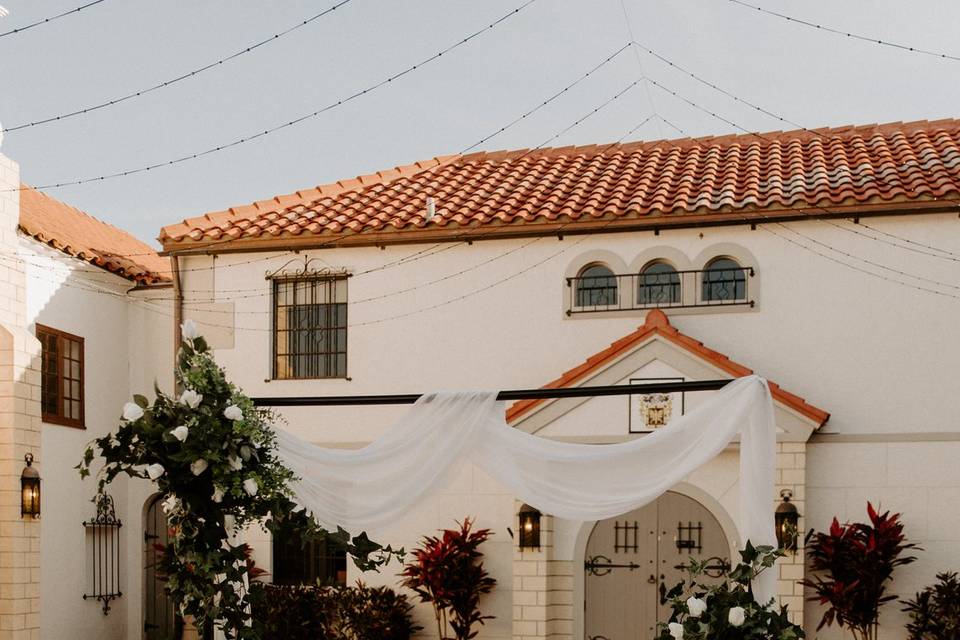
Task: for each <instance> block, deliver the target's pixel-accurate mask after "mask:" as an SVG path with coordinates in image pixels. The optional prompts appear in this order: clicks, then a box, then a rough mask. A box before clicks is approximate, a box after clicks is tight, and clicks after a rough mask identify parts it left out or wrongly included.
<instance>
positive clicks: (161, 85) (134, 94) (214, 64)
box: [3, 0, 350, 133]
mask: <svg viewBox="0 0 960 640" xmlns="http://www.w3.org/2000/svg"><path fill="white" fill-rule="evenodd" d="M99 1H100V2H102V1H103V0H99ZM348 2H350V0H341V1H340V2H339V3H337V4H335V5H333V6H331V7H328V8H327V9H324V10H323V11H321V12H320V13H318V14H316V15H313V16H311V17H309V18H307V19H306V20H301V21H300V22H298V23H297V24H295V25H293V26H291V27H288V28H287V29H284V30H283V31H280V32H279V33H275V34H273V35H272V36H270V37H269V38H264V39H263V40H260V41H258V42H255V43H254V44H251V45H250V46H248V47H244V48H243V49H240V50H239V51H237V52H235V53H232V54H230V55H228V56H226V57H224V58H220V59H219V60H215V61H214V62H211V63H209V64H205V65H203V66H202V67H199V68H197V69H193V70H192V71H187V72H186V73H181V74H180V75H178V76H175V77H173V78H170V79H169V80H164V81H163V82H160V83H157V84H155V85H153V86H150V87H147V88H146V89H140V90H138V91H132V92H130V93H127V94H124V95H122V96H119V97H116V98H112V99H110V100H104V101H103V102H100V103H98V104H94V105H91V106H89V107H84V108H82V109H77V110H75V111H68V112H66V113H61V114H59V115H56V116H50V117H48V118H42V119H40V120H35V121H33V122H27V123H24V124H18V125H16V126H13V127H7V128H6V129H4V130H3V131H4V132H5V133H10V132H11V131H18V130H20V129H27V128H29V127H36V126H38V125H41V124H48V123H50V122H58V121H62V120H66V119H67V118H72V117H74V116H79V115H83V114H87V113H91V112H93V111H98V110H100V109H105V108H107V107H112V106H115V105H118V104H120V103H122V102H126V101H127V100H133V99H134V98H139V97H140V96H145V95H147V94H148V93H153V92H154V91H157V90H159V89H164V88H166V87H169V86H171V85H174V84H177V83H178V82H181V81H183V80H186V79H188V78H193V77H194V76H198V75H200V74H201V73H203V72H204V71H209V70H210V69H213V68H214V67H219V66H220V65H222V64H223V63H225V62H230V61H231V60H234V59H236V58H239V57H240V56H242V55H245V54H248V53H250V52H251V51H255V50H257V49H259V48H260V47H262V46H264V45H267V44H270V43H271V42H276V41H277V40H279V39H280V38H282V37H283V36H285V35H287V34H290V33H292V32H294V31H296V30H297V29H300V28H302V27H305V26H307V25H308V24H310V23H311V22H314V21H316V20H319V19H320V18H322V17H323V16H325V15H327V14H329V13H333V12H334V11H336V10H337V9H339V8H340V7H342V6H343V5H345V4H347V3H348ZM92 4H96V3H95V2H94V3H92ZM86 6H89V5H86ZM77 11H79V9H77Z"/></svg>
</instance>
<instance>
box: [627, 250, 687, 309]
mask: <svg viewBox="0 0 960 640" xmlns="http://www.w3.org/2000/svg"><path fill="white" fill-rule="evenodd" d="M638 280H639V282H638V284H637V304H639V305H640V306H642V307H662V306H670V305H676V304H680V301H681V297H680V274H679V273H677V270H676V269H674V268H673V266H672V265H670V264H668V263H666V262H662V261H656V262H651V263H650V264H648V265H647V266H645V267H644V268H643V270H642V271H641V272H640V276H639V278H638Z"/></svg>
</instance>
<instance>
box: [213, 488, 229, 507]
mask: <svg viewBox="0 0 960 640" xmlns="http://www.w3.org/2000/svg"><path fill="white" fill-rule="evenodd" d="M224 493H226V492H225V491H224V490H223V487H219V486H215V487H214V488H213V496H212V497H211V500H213V501H214V502H216V503H217V504H220V503H221V502H223V495H224Z"/></svg>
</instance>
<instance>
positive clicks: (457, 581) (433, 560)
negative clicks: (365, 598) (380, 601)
mask: <svg viewBox="0 0 960 640" xmlns="http://www.w3.org/2000/svg"><path fill="white" fill-rule="evenodd" d="M458 524H459V523H458ZM472 527H473V522H472V521H471V520H470V518H466V519H464V521H463V523H462V524H460V528H459V529H446V530H444V531H443V535H441V536H440V537H436V536H425V537H424V538H423V541H422V542H421V545H420V547H419V548H417V549H414V550H413V551H412V555H413V559H412V560H411V561H410V562H409V563H407V565H406V566H405V567H404V570H403V572H402V573H401V574H400V575H401V576H403V578H404V580H403V582H402V583H401V584H402V585H403V586H405V587H407V588H409V589H412V590H413V591H414V592H415V593H416V594H417V596H419V598H420V600H421V601H423V602H426V603H429V604H430V605H432V606H433V613H434V616H435V617H436V621H437V633H438V634H439V638H440V640H468V639H469V638H473V637H474V636H476V635H477V633H478V632H477V631H474V630H473V627H474V625H477V624H480V625H482V624H483V623H484V621H485V620H489V619H491V618H493V616H485V615H482V614H481V613H480V596H482V595H484V594H487V593H490V592H491V591H492V590H493V587H494V586H496V584H497V581H496V580H494V579H493V578H491V577H490V575H489V574H488V573H487V571H486V570H485V569H484V568H483V553H482V552H481V551H480V545H481V544H483V543H484V542H486V540H487V538H489V537H490V535H491V532H490V530H489V529H478V530H476V531H473V530H472ZM450 630H452V631H453V636H450V635H448V634H449V632H450Z"/></svg>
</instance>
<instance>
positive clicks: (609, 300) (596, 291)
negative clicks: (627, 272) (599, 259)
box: [575, 264, 617, 307]
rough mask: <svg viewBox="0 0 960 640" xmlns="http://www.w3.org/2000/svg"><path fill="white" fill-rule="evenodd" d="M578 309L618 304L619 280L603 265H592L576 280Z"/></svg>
mask: <svg viewBox="0 0 960 640" xmlns="http://www.w3.org/2000/svg"><path fill="white" fill-rule="evenodd" d="M576 283H577V284H576V290H575V293H576V302H577V306H578V307H612V306H616V304H617V278H616V276H614V275H613V271H611V270H610V268H609V267H607V266H606V265H603V264H592V265H590V266H588V267H587V268H586V269H584V270H583V271H581V272H580V275H579V276H577V280H576Z"/></svg>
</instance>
